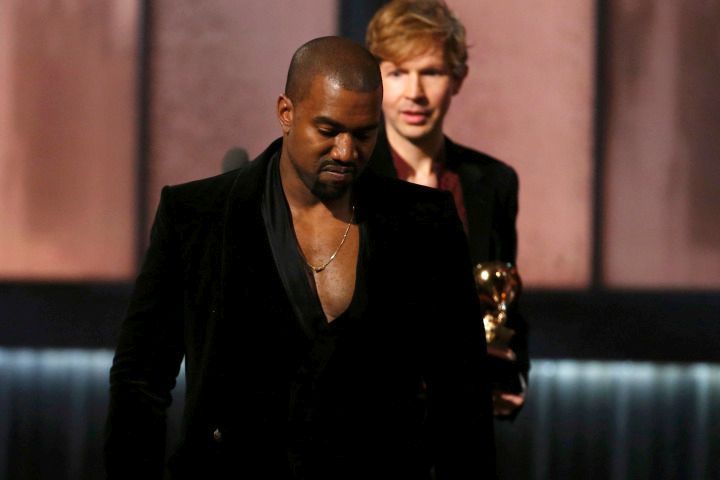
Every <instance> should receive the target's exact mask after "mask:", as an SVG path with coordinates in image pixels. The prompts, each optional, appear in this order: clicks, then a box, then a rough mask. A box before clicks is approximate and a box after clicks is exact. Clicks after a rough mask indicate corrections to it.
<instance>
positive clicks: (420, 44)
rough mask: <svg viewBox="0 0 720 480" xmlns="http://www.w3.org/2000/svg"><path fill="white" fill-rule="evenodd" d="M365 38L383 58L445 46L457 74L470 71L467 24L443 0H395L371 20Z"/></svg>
mask: <svg viewBox="0 0 720 480" xmlns="http://www.w3.org/2000/svg"><path fill="white" fill-rule="evenodd" d="M365 42H366V44H367V47H368V50H370V52H371V53H372V54H373V55H374V56H375V57H376V58H377V59H378V60H379V61H383V60H387V61H390V62H393V63H402V62H403V61H405V60H408V59H410V58H412V57H414V56H417V55H421V54H423V53H426V52H428V51H431V50H433V49H435V48H438V47H441V48H442V50H443V54H444V55H445V60H446V61H447V64H448V66H449V67H450V71H451V73H452V75H453V76H455V77H457V78H462V77H464V76H465V72H466V71H467V65H466V64H467V57H468V54H467V44H466V40H465V27H464V26H463V24H462V23H460V20H458V18H457V17H456V16H455V14H454V13H453V12H452V11H451V10H450V9H449V8H448V6H447V5H446V4H445V2H444V1H443V0H393V1H391V2H390V3H388V4H387V5H385V6H384V7H382V8H381V9H380V10H378V11H377V12H376V13H375V15H374V16H373V18H372V20H370V24H369V25H368V29H367V33H366V36H365Z"/></svg>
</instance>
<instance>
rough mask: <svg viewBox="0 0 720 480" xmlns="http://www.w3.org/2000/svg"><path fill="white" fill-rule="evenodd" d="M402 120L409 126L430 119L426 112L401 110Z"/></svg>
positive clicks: (428, 113)
mask: <svg viewBox="0 0 720 480" xmlns="http://www.w3.org/2000/svg"><path fill="white" fill-rule="evenodd" d="M400 115H401V117H402V119H403V120H404V121H405V122H406V123H409V124H411V125H420V124H423V123H425V122H426V121H427V120H428V118H430V112H429V111H426V110H401V111H400Z"/></svg>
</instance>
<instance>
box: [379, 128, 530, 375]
mask: <svg viewBox="0 0 720 480" xmlns="http://www.w3.org/2000/svg"><path fill="white" fill-rule="evenodd" d="M445 161H446V168H448V169H449V170H451V171H454V172H456V173H457V174H458V176H459V177H460V184H461V185H462V190H463V200H464V203H465V211H466V214H467V223H468V232H467V236H468V247H469V249H470V257H471V260H472V264H473V265H476V264H478V263H482V262H486V261H490V260H501V261H503V262H512V263H513V264H514V263H515V262H516V255H517V230H516V228H515V220H516V218H517V212H518V177H517V174H516V173H515V170H514V169H513V168H512V167H511V166H509V165H507V164H505V163H503V162H501V161H500V160H497V159H495V158H493V157H490V156H489V155H486V154H484V153H481V152H478V151H476V150H472V149H470V148H467V147H463V146H462V145H458V144H456V143H454V142H453V141H452V140H450V139H449V138H447V137H446V138H445ZM369 168H370V169H371V170H372V171H374V172H375V173H377V174H379V175H382V176H386V177H392V178H397V176H398V174H397V171H396V170H395V167H394V165H393V161H392V156H391V153H390V145H389V144H388V140H387V135H386V134H385V131H384V129H383V130H381V132H380V134H379V135H378V141H377V145H376V147H375V151H374V152H373V156H372V158H371V160H370V163H369ZM507 326H508V327H510V328H512V329H514V330H515V331H516V334H515V336H514V337H513V342H512V343H511V345H510V346H511V347H512V348H513V350H514V351H515V353H516V354H517V356H518V366H519V368H520V371H521V372H522V373H523V375H524V377H525V379H526V380H527V373H528V370H529V368H530V362H529V359H528V354H527V351H528V347H527V324H526V322H525V320H524V318H523V316H522V315H521V313H520V312H519V311H518V309H517V305H515V306H514V307H513V309H512V311H511V312H510V316H509V318H508V325H507Z"/></svg>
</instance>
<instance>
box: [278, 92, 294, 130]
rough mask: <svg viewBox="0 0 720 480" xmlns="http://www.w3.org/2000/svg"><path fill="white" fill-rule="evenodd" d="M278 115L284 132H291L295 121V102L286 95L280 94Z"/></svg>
mask: <svg viewBox="0 0 720 480" xmlns="http://www.w3.org/2000/svg"><path fill="white" fill-rule="evenodd" d="M277 116H278V120H279V121H280V127H281V128H282V131H283V134H285V135H287V134H288V133H290V127H292V123H293V104H292V100H290V99H289V98H288V97H287V96H285V95H280V96H279V97H278V99H277Z"/></svg>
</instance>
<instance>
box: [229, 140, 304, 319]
mask: <svg viewBox="0 0 720 480" xmlns="http://www.w3.org/2000/svg"><path fill="white" fill-rule="evenodd" d="M281 145H282V141H281V140H276V141H275V142H273V143H272V144H271V145H270V146H269V147H268V148H267V150H265V152H263V153H262V154H260V156H259V157H258V158H257V159H255V160H254V161H252V162H250V164H249V165H248V166H247V167H245V168H244V169H243V170H241V172H240V173H239V174H238V176H237V177H236V179H235V183H234V184H233V187H232V189H231V191H230V193H229V195H228V199H227V204H226V210H225V220H224V225H223V245H222V257H223V258H222V273H221V285H220V288H221V292H222V295H223V298H222V300H221V301H222V304H223V306H224V308H223V310H224V314H225V316H226V317H227V318H229V319H230V321H232V319H233V318H241V314H247V313H248V311H249V310H250V311H251V310H253V309H258V311H260V310H262V309H267V313H268V314H269V313H272V312H270V310H271V309H284V308H290V306H289V301H288V299H287V296H286V294H285V292H284V290H283V288H282V283H281V282H280V277H279V275H278V272H277V268H276V267H275V262H274V260H273V256H272V251H271V250H270V246H269V243H268V237H267V233H266V230H265V224H264V222H263V218H262V214H261V209H260V202H261V200H262V192H263V187H264V185H265V177H266V175H267V166H268V163H269V160H270V158H271V157H272V155H273V154H274V153H275V152H276V151H277V150H278V149H279V148H280V146H281Z"/></svg>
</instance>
